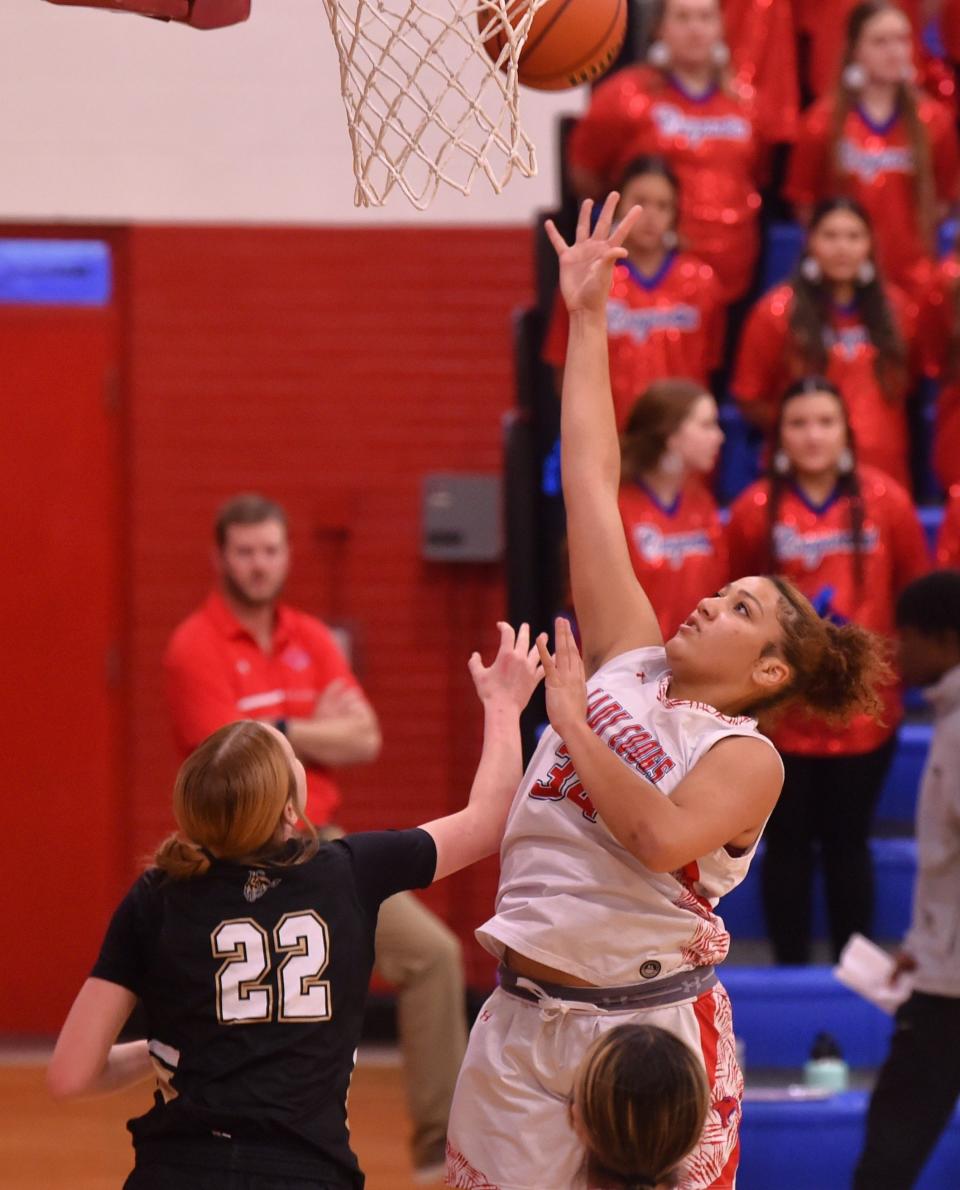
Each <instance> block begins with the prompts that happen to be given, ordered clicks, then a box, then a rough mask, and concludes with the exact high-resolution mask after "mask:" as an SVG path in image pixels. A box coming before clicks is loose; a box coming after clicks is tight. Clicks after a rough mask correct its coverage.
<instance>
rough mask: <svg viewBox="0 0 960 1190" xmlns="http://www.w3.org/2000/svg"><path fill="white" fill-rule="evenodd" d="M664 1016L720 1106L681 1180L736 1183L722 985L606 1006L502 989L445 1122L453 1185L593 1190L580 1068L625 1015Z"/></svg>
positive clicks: (635, 1018)
mask: <svg viewBox="0 0 960 1190" xmlns="http://www.w3.org/2000/svg"><path fill="white" fill-rule="evenodd" d="M630 1023H636V1024H645V1025H659V1026H660V1027H661V1028H663V1029H668V1030H669V1031H670V1032H671V1033H674V1034H675V1035H676V1036H677V1037H679V1038H681V1040H683V1041H685V1042H686V1043H687V1045H689V1046H690V1048H691V1049H692V1050H693V1051H694V1053H698V1054H700V1055H701V1056H702V1058H703V1064H704V1067H705V1069H706V1073H707V1080H708V1082H709V1084H710V1088H711V1096H710V1098H711V1103H710V1110H709V1112H708V1115H707V1122H706V1126H705V1127H704V1131H703V1136H702V1138H701V1140H700V1144H699V1146H698V1147H697V1148H696V1149H695V1150H694V1152H693V1153H692V1154H691V1156H690V1157H689V1158H688V1159H687V1161H686V1162H685V1164H684V1172H683V1178H682V1180H681V1182H680V1190H708V1188H709V1190H734V1188H735V1186H736V1170H737V1161H738V1158H739V1154H740V1145H739V1125H740V1115H741V1102H742V1097H743V1077H742V1075H741V1073H740V1067H739V1066H738V1064H737V1057H736V1050H735V1043H734V1037H733V1020H732V1013H731V1010H730V999H729V997H728V996H727V993H726V991H725V990H724V988H723V987H722V986H721V985H720V984H719V983H718V984H715V985H714V986H713V987H712V988H710V989H709V991H706V992H703V993H702V994H701V995H700V996H698V997H697V998H696V999H695V1000H690V1001H687V1002H686V1003H682V1004H671V1005H668V1006H666V1007H658V1008H645V1009H629V1010H627V1011H605V1010H602V1009H599V1008H597V1007H596V1006H594V1005H592V1004H584V1003H580V1002H575V1001H568V1000H562V999H555V998H553V997H549V996H544V997H543V999H541V1000H540V1001H539V1003H532V1002H531V1001H529V1000H524V999H521V998H519V997H518V996H515V995H511V994H510V993H508V992H506V991H504V990H503V989H502V988H497V989H496V991H495V992H494V993H493V994H492V995H491V996H490V998H489V999H488V1000H487V1002H486V1004H485V1005H484V1006H483V1009H482V1010H481V1012H480V1015H479V1016H478V1017H477V1021H476V1024H475V1025H474V1027H473V1029H472V1031H471V1033H470V1041H469V1044H468V1046H467V1053H466V1057H465V1058H464V1060H463V1066H462V1067H461V1070H460V1077H459V1079H458V1080H457V1087H456V1091H455V1092H454V1098H453V1107H452V1109H451V1112H450V1123H449V1126H448V1128H447V1177H446V1184H447V1185H448V1186H452V1187H457V1188H458V1190H587V1183H586V1180H585V1178H584V1151H583V1147H582V1145H581V1144H580V1142H579V1141H578V1139H577V1137H576V1134H575V1133H574V1131H573V1127H572V1125H571V1123H570V1099H571V1095H572V1092H573V1085H574V1080H575V1078H576V1072H577V1069H578V1067H579V1065H580V1061H581V1059H582V1057H583V1055H584V1054H585V1053H586V1051H587V1049H588V1048H589V1046H590V1044H591V1043H592V1042H593V1040H594V1038H595V1037H598V1036H599V1035H600V1034H601V1033H604V1032H606V1031H607V1030H609V1029H612V1028H614V1026H616V1025H622V1024H630Z"/></svg>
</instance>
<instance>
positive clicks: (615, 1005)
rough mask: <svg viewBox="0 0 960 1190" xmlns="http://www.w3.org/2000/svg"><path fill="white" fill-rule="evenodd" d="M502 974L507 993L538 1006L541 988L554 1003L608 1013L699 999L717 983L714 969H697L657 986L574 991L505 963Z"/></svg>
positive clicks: (654, 983)
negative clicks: (565, 1003) (529, 977)
mask: <svg viewBox="0 0 960 1190" xmlns="http://www.w3.org/2000/svg"><path fill="white" fill-rule="evenodd" d="M499 974H500V986H501V987H502V988H503V990H504V991H505V992H509V993H510V995H511V996H519V997H520V999H521V1000H530V1001H532V1002H533V1003H535V1004H536V1003H538V1002H539V1001H540V1000H541V999H542V998H543V997H542V996H539V995H537V992H536V991H535V990H534V989H535V988H538V989H540V991H542V992H543V995H544V996H547V997H549V998H550V999H552V1000H569V1001H572V1002H573V1003H576V1004H593V1005H594V1006H595V1007H596V1008H603V1009H605V1010H606V1011H607V1012H612V1011H617V1010H621V1011H622V1010H625V1009H629V1008H660V1007H662V1006H663V1005H665V1004H679V1003H681V1002H682V1001H684V1000H695V999H696V998H697V997H698V996H701V995H702V994H703V993H704V992H707V991H709V990H710V988H712V987H713V986H714V984H716V982H717V972H716V968H714V967H694V969H693V970H692V971H680V972H678V973H677V974H676V975H666V976H664V978H663V979H658V980H656V981H655V982H653V983H631V984H627V985H626V986H624V987H617V988H572V987H568V986H567V985H566V984H562V983H548V982H547V981H546V980H543V979H528V978H527V977H526V976H522V975H518V974H517V973H516V971H511V970H510V969H509V967H504V966H503V965H502V964H501V966H500V971H499ZM518 981H522V982H518Z"/></svg>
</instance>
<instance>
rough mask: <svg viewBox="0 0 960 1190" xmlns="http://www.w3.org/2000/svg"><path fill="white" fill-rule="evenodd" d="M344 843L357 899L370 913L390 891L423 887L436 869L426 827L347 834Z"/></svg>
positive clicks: (433, 847)
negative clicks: (351, 866)
mask: <svg viewBox="0 0 960 1190" xmlns="http://www.w3.org/2000/svg"><path fill="white" fill-rule="evenodd" d="M335 846H339V847H344V848H345V849H346V850H347V852H348V854H349V856H350V862H351V864H352V865H353V872H354V879H355V881H356V887H357V893H358V895H359V897H360V903H361V904H362V905H363V906H364V907H365V908H366V909H367V911H368V912H370V913H371V914H373V915H376V912H377V910H378V909H379V907H380V904H381V903H382V902H383V901H385V900H386V899H387V897H392V896H393V895H394V893H398V892H403V891H404V890H405V889H409V888H427V887H428V886H429V885H430V884H431V883H432V882H433V875H434V872H436V870H437V847H436V844H435V843H434V841H433V839H432V837H431V836H430V835H429V834H427V832H426V831H424V830H420V828H419V827H415V828H414V829H413V830H407V831H363V832H362V833H360V834H356V835H347V836H346V838H344V839H341V840H339V841H338V842H337V843H336V844H335Z"/></svg>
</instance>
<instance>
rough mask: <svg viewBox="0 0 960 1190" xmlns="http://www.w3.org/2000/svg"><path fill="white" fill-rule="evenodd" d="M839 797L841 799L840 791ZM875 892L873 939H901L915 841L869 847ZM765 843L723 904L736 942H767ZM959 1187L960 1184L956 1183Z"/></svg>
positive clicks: (822, 927)
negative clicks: (763, 892) (763, 873)
mask: <svg viewBox="0 0 960 1190" xmlns="http://www.w3.org/2000/svg"><path fill="white" fill-rule="evenodd" d="M837 796H838V797H840V796H842V790H838V792H837ZM870 848H871V850H872V852H873V863H874V873H875V888H876V913H875V920H874V929H873V934H874V937H876V938H878V939H890V940H897V941H899V939H901V938H902V937H903V935H904V934H905V933H906V931H907V927H908V926H909V924H910V908H911V905H912V901H913V882H914V876H915V873H916V866H917V858H916V843H915V842H914V840H913V839H873V840H871V843H870ZM762 858H763V843H761V844H760V847H759V849H758V855H757V859H756V861H755V862H754V864H753V865H752V867H751V869H750V871H749V872H748V874H747V878H746V880H744V882H743V883H742V884H741V885H739V886H738V887H737V888H735V889H734V890H733V892H731V893H728V894H727V896H725V897H724V898H723V899H722V900H721V901H720V907H719V913H720V916H721V917H722V918H723V920H724V922H725V923H726V927H727V929H728V930H729V931H730V933H731V934H732V935H733V936H734V937H735V938H765V937H766V927H765V925H764V920H763V905H762V902H761V899H760V865H761V863H762ZM813 936H814V937H815V938H825V937H826V936H827V935H826V913H825V909H824V902H823V888H822V882H821V881H820V879H819V873H817V879H816V880H815V885H814V898H813ZM957 1185H958V1187H960V1180H958V1183H957Z"/></svg>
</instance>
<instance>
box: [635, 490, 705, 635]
mask: <svg viewBox="0 0 960 1190" xmlns="http://www.w3.org/2000/svg"><path fill="white" fill-rule="evenodd" d="M620 515H621V517H622V518H623V527H624V531H625V532H626V536H627V545H628V546H629V549H630V561H631V562H632V563H633V569H634V571H635V572H636V575H637V578H638V579H639V580H640V582H641V583H642V584H643V589H644V590H645V591H646V593H647V595H648V596H649V598H650V602H651V603H652V604H653V606H654V607H655V608H656V611H657V620H658V622H659V624H660V632H661V633H662V634H663V639H664V640H669V639H670V637H671V636H673V635H674V634H675V633H676V631H677V629H678V628H679V627H680V625H681V624H682V623H683V621H684V620H685V619H686V618H687V616H689V615H690V613H691V612H692V611H693V609H694V608H695V607H696V606H697V603H698V601H699V600H700V599H702V598H703V597H704V596H706V595H713V594H714V593H715V592H716V591H718V590H719V589H720V587H722V586H723V584H724V583H725V582H726V576H727V547H726V540H725V538H724V533H723V526H722V525H721V524H720V517H719V516H718V514H717V506H716V504H715V503H714V500H713V497H712V496H711V495H710V493H709V492H708V491H707V489H706V488H705V487H704V486H703V483H702V482H701V481H699V480H698V479H689V480H687V482H686V484H685V485H684V487H683V489H682V491H681V492H680V494H679V495H678V496H677V498H676V500H675V501H674V503H673V505H672V506H671V507H669V508H667V507H665V506H664V505H663V504H661V503H660V501H659V500H658V499H657V496H656V494H655V493H654V492H651V491H650V489H649V488H647V487H646V486H644V485H643V484H640V483H625V484H624V485H623V486H622V487H621V488H620Z"/></svg>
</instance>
